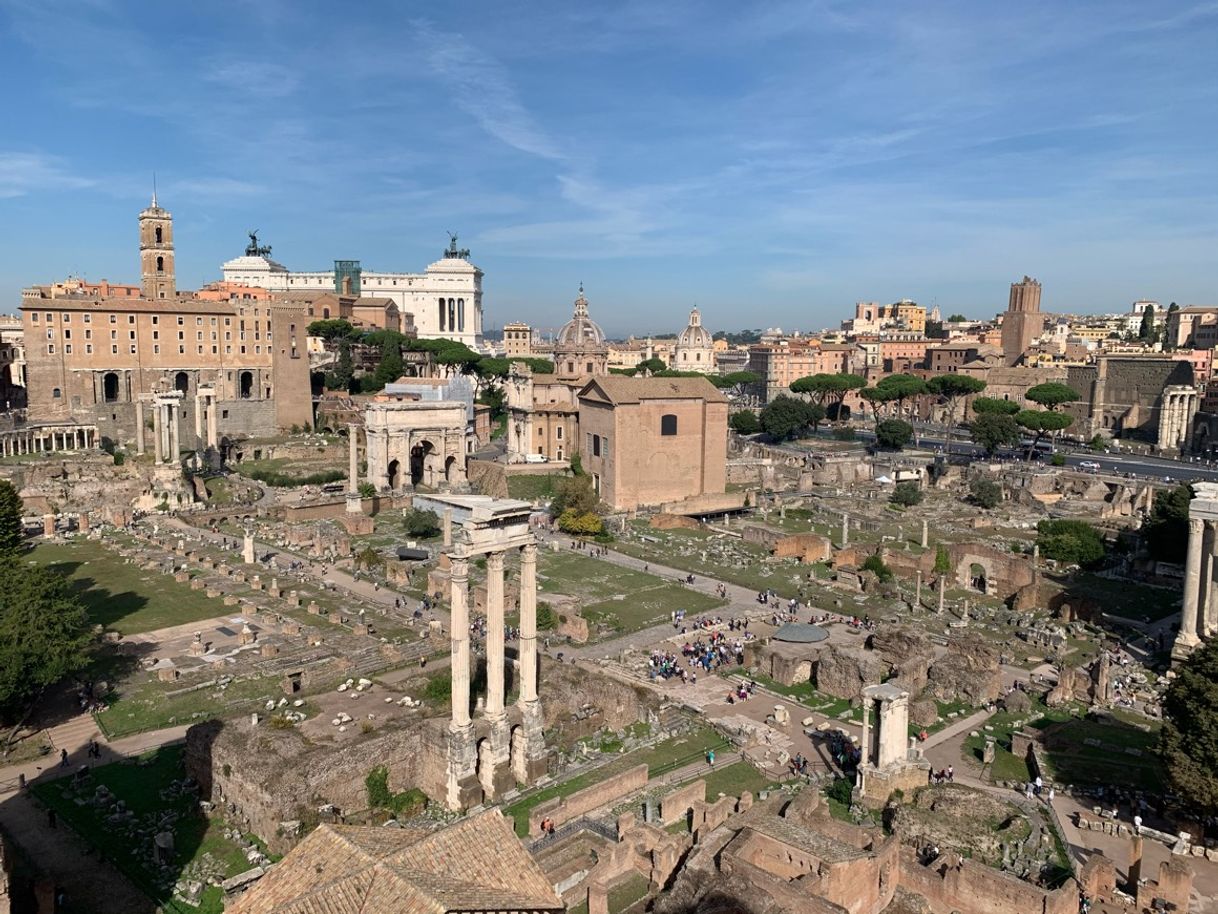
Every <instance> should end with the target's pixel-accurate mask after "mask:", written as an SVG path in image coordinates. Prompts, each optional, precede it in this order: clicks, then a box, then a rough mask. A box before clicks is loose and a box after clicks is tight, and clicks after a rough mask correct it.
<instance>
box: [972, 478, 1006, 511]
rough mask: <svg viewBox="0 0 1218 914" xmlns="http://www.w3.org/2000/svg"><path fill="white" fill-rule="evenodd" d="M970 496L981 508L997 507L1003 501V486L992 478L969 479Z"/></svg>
mask: <svg viewBox="0 0 1218 914" xmlns="http://www.w3.org/2000/svg"><path fill="white" fill-rule="evenodd" d="M968 494H969V498H971V499H972V501H973V504H975V505H977V506H978V507H980V508H996V507H998V504H999V503H1000V502H1001V501H1002V486H1000V485H999V484H998V483H996V482H994V480H992V479H984V478H980V477H979V478H977V479H973V480H970V481H969V484H968Z"/></svg>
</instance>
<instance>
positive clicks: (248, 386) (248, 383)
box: [240, 371, 254, 400]
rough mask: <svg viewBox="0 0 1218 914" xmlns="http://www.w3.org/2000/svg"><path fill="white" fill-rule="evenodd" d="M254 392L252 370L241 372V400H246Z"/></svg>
mask: <svg viewBox="0 0 1218 914" xmlns="http://www.w3.org/2000/svg"><path fill="white" fill-rule="evenodd" d="M253 394H254V373H253V372H252V371H243V372H241V391H240V396H241V399H242V400H248V399H249V398H250V397H251V396H253Z"/></svg>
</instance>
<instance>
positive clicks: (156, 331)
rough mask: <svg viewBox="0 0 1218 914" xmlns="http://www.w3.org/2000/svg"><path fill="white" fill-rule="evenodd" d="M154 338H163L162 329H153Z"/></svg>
mask: <svg viewBox="0 0 1218 914" xmlns="http://www.w3.org/2000/svg"><path fill="white" fill-rule="evenodd" d="M152 338H153V339H154V340H159V339H160V338H161V331H160V330H153V331H152Z"/></svg>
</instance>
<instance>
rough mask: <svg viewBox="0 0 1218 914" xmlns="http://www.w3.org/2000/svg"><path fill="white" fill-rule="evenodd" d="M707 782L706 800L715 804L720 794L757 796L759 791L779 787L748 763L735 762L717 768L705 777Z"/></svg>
mask: <svg viewBox="0 0 1218 914" xmlns="http://www.w3.org/2000/svg"><path fill="white" fill-rule="evenodd" d="M703 780H705V781H706V800H707V802H708V803H713V802H715V800H717V799H719V794H721V793H722V794H723V795H724V796H729V797H738V796H740V795H741V794H743V793H745V792H748V793H752V794H753V795H754V796H756V794H757V792H758V791H761V790H769V789H772V788H773V787H776V786H777V785H776V784H775V783H774V782H773V781H771V780H770V779H769V778H767V777H766V776H765V775H764V774H762V773H761V772H760V771H758V770H757V769H756V768H754V767H753V766H752V765H750V764H749V763H748V762H744V761H741V762H734V763H733V764H731V765H725V766H723V767H722V768H716V769H715V770H714V771H712V772H710V774H707V775H704V776H703Z"/></svg>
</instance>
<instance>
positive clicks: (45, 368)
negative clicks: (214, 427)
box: [20, 197, 312, 447]
mask: <svg viewBox="0 0 1218 914" xmlns="http://www.w3.org/2000/svg"><path fill="white" fill-rule="evenodd" d="M139 226H140V229H139V239H140V264H141V269H142V281H141V285H140V294H139V296H132V295H129V294H126V293H127V291H128V290H129V287H125V286H110V285H109V284H108V283H103V284H99V285H90V284H85V283H80V284H70V283H61V284H54V285H49V286H34V287H31V288H28V289H25V290H23V291H22V300H21V309H20V310H21V318H22V328H23V333H24V337H25V342H26V378H27V382H28V398H29V416H30V420H31V421H33V422H65V421H67V422H81V423H88V424H96V425H97V427H98V431H99V433H100V434H101V435H102V436H103V437H106V438H109V439H111V440H113V441H115V442H119V443H124V442H130V441H133V440H134V439H135V423H136V418H135V416H136V401H137V400H139V399H140V398H141V397H144V396H148V395H151V394H152V393H154V392H155V391H157V390H170V389H177V390H179V391H181V392H182V393H183V394H185V396H184V397H183V399H182V406H181V408H182V415H181V417H180V418H181V419H182V420H184V421H182V422H181V423H180V424H181V428H182V429H183V442H182V443H183V444H184V445H185V446H187V447H193V446H194V445H195V444H196V442H195V441H194V439H193V436H192V435H191V430H192V429H193V428H194V427H195V423H194V421H193V419H194V410H195V408H196V397H195V394H196V393H197V392H198V390H199V388H200V387H205V388H214V389H215V392H216V407H217V409H218V410H219V416H218V419H219V421H218V426H219V431H220V434H221V435H244V434H254V433H265V432H267V431H268V430H270V429H276V428H279V429H286V428H289V427H291V426H293V425H299V426H305V425H309V424H311V423H312V397H311V392H310V384H309V359H308V353H307V352H306V351H305V339H306V332H305V331H306V327H307V325H308V322H309V314H308V310H307V306H306V305H305V304H303V303H301V302H296V301H291V300H283V299H276V298H272V297H269V296H267V295H266V293H265V292H264V291H263V290H253V289H251V290H249V292H248V293H242V292H238V291H237V290H235V289H233V288H229V287H226V288H223V289H221V288H219V287H212V288H210V289H208V290H205V293H204V294H203V295H198V294H193V293H182V292H179V291H178V290H177V288H176V277H175V273H174V245H173V217H172V216H171V215H170V213H169V212H167V211H166V210H165V209H163V208H162V207H160V206H158V205H157V202H156V199H155V197H154V198H153V202H152V205H151V206H150V207H149V208H148V209H145V210H144V211H143V212H141V213H140V215H139ZM115 291H117V293H118V294H103V293H105V292H111V293H113V292H115ZM237 295H241V296H242V297H235V296H237Z"/></svg>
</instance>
